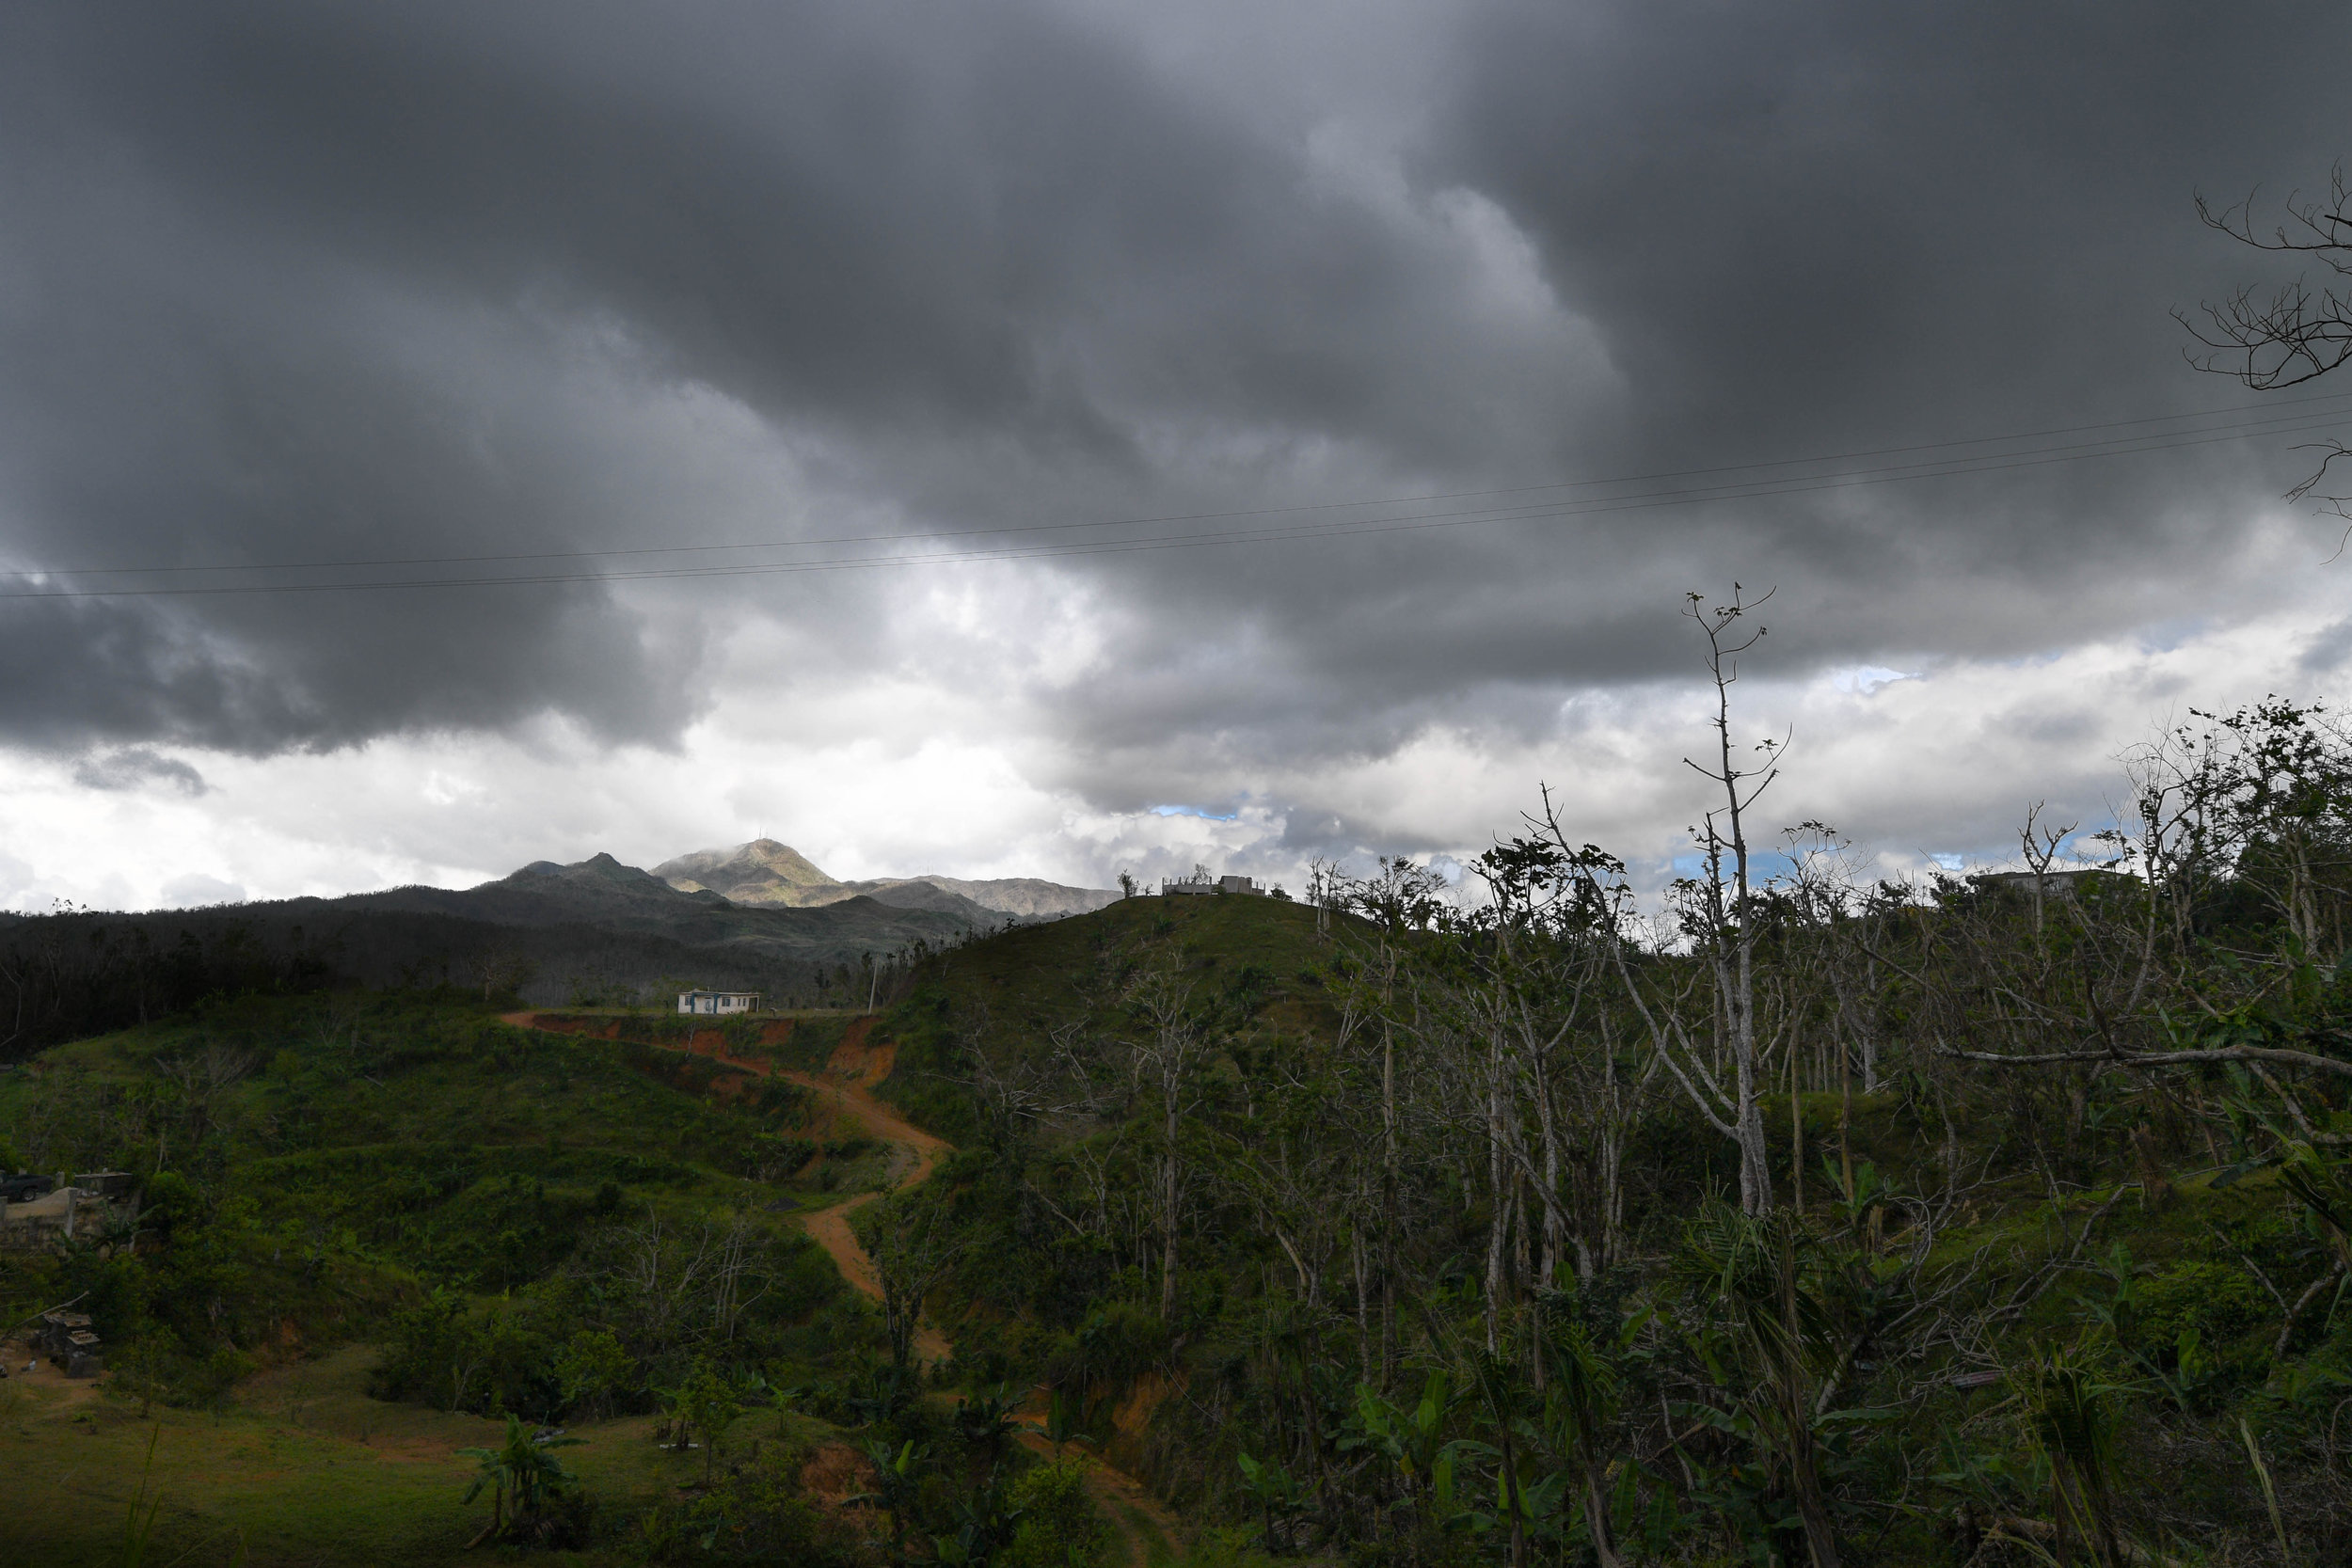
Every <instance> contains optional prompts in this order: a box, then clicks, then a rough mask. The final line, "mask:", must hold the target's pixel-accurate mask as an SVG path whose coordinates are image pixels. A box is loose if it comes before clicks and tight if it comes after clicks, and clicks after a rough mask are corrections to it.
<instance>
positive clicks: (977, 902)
mask: <svg viewBox="0 0 2352 1568" xmlns="http://www.w3.org/2000/svg"><path fill="white" fill-rule="evenodd" d="M653 875H655V876H656V877H659V878H660V879H662V880H663V881H665V882H667V883H669V885H670V886H672V887H674V888H675V889H677V890H678V891H679V892H681V893H690V894H691V893H715V894H718V895H721V896H722V897H724V898H725V899H727V900H728V901H729V902H731V903H736V904H753V905H760V906H765V907H781V908H784V909H794V910H805V909H821V908H823V907H824V906H826V905H830V904H839V903H844V902H846V901H848V900H849V899H851V898H856V897H860V896H864V897H867V898H871V899H873V900H874V901H875V902H876V903H880V904H889V905H892V906H895V907H896V908H898V909H904V910H930V911H934V912H936V913H940V914H956V915H962V916H964V917H965V918H967V919H969V920H972V921H973V922H974V923H975V924H979V925H993V924H995V920H993V919H992V918H990V917H992V916H996V917H1001V916H1005V915H1010V916H1012V917H1013V918H1015V919H1017V920H1040V919H1048V918H1052V917H1056V916H1059V915H1066V914H1085V913H1086V912H1088V911H1090V910H1099V909H1101V908H1103V907H1104V905H1105V904H1110V903H1114V902H1116V901H1117V900H1118V898H1119V892H1118V890H1117V889H1115V888H1090V887H1064V886H1063V885H1062V884H1061V883H1059V882H1048V881H1043V880H1041V879H1038V878H1035V877H999V878H993V879H981V880H974V879H966V878H961V877H942V876H939V875H937V874H936V873H926V874H925V875H923V876H919V877H884V878H879V879H873V880H868V881H858V882H845V881H841V880H839V879H835V878H833V877H829V876H827V875H826V874H825V873H824V872H822V871H819V870H818V868H817V867H816V865H814V864H813V863H811V862H810V861H809V859H808V857H806V856H805V855H803V854H802V853H801V852H800V851H799V850H798V849H795V848H793V847H791V846H790V845H788V844H779V843H777V842H776V841H775V840H774V839H772V838H758V839H754V840H753V841H752V842H751V843H749V844H739V845H736V846H735V847H733V848H728V849H697V850H695V851H694V852H693V853H691V854H688V855H680V856H678V857H677V859H675V860H671V861H664V862H662V863H660V865H657V866H655V867H654V868H653Z"/></svg>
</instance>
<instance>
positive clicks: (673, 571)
mask: <svg viewBox="0 0 2352 1568" xmlns="http://www.w3.org/2000/svg"><path fill="white" fill-rule="evenodd" d="M2345 398H2352V393H2342V394H2332V395H2329V396H2325V397H2312V398H2304V399H2296V400H2292V401H2293V402H2294V403H2297V404H2322V403H2336V402H2341V401H2343V400H2344V399H2345ZM2267 406H2272V407H2275V406H2278V405H2277V404H2270V405H2267ZM2254 412H2256V411H2255V410H2253V409H2250V408H2244V407H2241V408H2230V409H2211V410H2202V411H2199V412H2197V413H2191V414H2180V415H2165V416H2153V417H2151V418H2148V419H2142V420H2116V421H2112V422H2109V423H2105V424H2093V425H2076V426H2069V427H2058V428H2054V429H2051V430H2046V431H2037V432H2019V433H2012V434H2010V435H2008V436H1979V437H1974V438H1970V439H1968V440H1962V441H1946V442H1929V443H1921V444H1917V445H1914V446H1908V447H1891V448H1883V449H1879V451H1877V452H1875V453H1873V452H1856V453H1847V454H1841V455H1838V456H1826V457H1817V458H1787V459H1779V460H1775V461H1772V462H1770V463H1756V464H1734V465H1724V466H1721V467H1712V468H1692V469H1680V470H1674V471H1671V472H1666V473H1661V474H1654V475H1628V476H1622V477H1619V478H1615V479H1607V480H1582V481H1566V482H1562V483H1557V484H1547V485H1529V486H1521V487H1518V488H1513V489H1491V490H1479V491H1458V492H1452V493H1444V494H1432V495H1426V496H1414V497H1396V498H1391V499H1386V500H1379V499H1375V500H1361V501H1333V502H1321V503H1315V504H1313V505H1302V506H1290V507H1265V508H1257V509H1252V510H1248V511H1237V512H1227V513H1200V514H1184V515H1169V516H1165V517H1138V518H1126V519H1106V520H1097V521H1082V522H1063V523H1047V524H1029V525H1009V526H1004V527H992V528H979V529H966V530H954V531H937V532H928V533H904V534H895V535H878V534H866V535H845V536H841V537H838V538H834V539H818V540H781V541H774V542H771V543H767V544H744V545H704V546H651V547H644V548H636V549H613V550H575V551H551V552H546V553H544V554H512V555H493V556H444V557H432V556H420V557H412V558H405V559H387V560H382V561H343V562H278V563H271V564H257V565H250V566H180V567H152V568H135V567H103V568H83V569H81V570H79V571H73V572H66V571H59V572H55V573H48V572H41V573H35V572H29V571H19V572H15V573H13V574H0V575H13V576H17V577H20V578H23V577H28V576H53V575H54V576H60V577H77V576H79V577H87V576H99V575H111V576H119V575H129V574H135V573H138V572H141V571H145V572H151V573H154V574H157V575H161V574H166V573H182V572H194V571H278V570H351V569H367V568H376V567H386V566H399V565H476V564H496V563H501V562H523V561H574V560H597V559H617V558H626V557H634V556H648V555H667V554H687V553H703V552H711V551H721V550H749V549H780V548H809V547H815V546H829V545H855V544H895V543H901V542H907V541H913V540H922V539H946V538H965V537H975V536H989V535H1009V534H1018V533H1031V532H1059V531H1072V530H1079V529H1089V528H1104V529H1107V528H1120V527H1134V526H1145V525H1152V524H1160V523H1179V522H1193V521H1231V520H1238V519H1246V518H1254V517H1272V516H1282V515H1296V514H1300V513H1310V512H1328V511H1336V510H1344V509H1347V508H1351V507H1353V508H1359V509H1362V508H1371V507H1381V506H1391V507H1393V506H1401V505H1410V504H1417V503H1422V502H1427V501H1435V500H1446V499H1487V498H1501V497H1509V496H1531V495H1540V494H1544V493H1546V492H1554V491H1560V490H1567V489H1578V488H1597V487H1603V486H1607V485H1612V484H1625V483H1642V482H1645V481H1646V480H1651V479H1661V478H1673V479H1685V478H1704V477H1707V476H1709V475H1713V474H1723V473H1740V472H1754V471H1757V470H1760V469H1766V468H1788V467H1803V466H1805V465H1808V464H1819V463H1827V462H1840V461H1851V460H1852V459H1854V458H1858V457H1862V456H1870V455H1887V456H1896V455H1903V454H1906V453H1910V452H1918V451H1952V450H1954V449H1956V448H1961V447H1968V446H1986V445H1992V444H1996V443H2002V442H2015V441H2020V440H2029V439H2037V438H2040V437H2042V436H2056V435H2069V434H2079V433H2086V432H2090V431H2100V430H2122V429H2129V428H2133V427H2137V426H2143V425H2149V424H2158V423H2177V422H2180V421H2182V420H2200V419H2204V420H2210V419H2212V418H2215V417H2217V416H2221V415H2230V414H2246V413H2254ZM2336 422H2337V417H2336V416H2335V415H2332V414H2331V415H2322V414H2321V413H2320V412H2319V410H2317V409H2307V410H2306V411H2305V412H2302V413H2298V414H2280V415H2271V414H2266V413H2265V414H2262V415H2260V417H2257V418H2254V419H2251V420H2239V421H2236V422H2234V423H2232V424H2228V425H2218V426H2216V425H2206V426H2202V427H2200V428H2195V429H2190V430H2185V431H2172V432H2149V433H2147V434H2145V435H2138V436H2116V437H2110V438H2107V439H2104V440H2097V441H2085V442H2073V443H2065V444H2061V445H2058V446H2051V447H2039V448H2028V449H2026V450H2025V451H2009V452H1978V453H1973V454H1968V453H1963V454H1959V455H1955V456H1952V457H1947V458H1938V459H1930V460H1927V461H1923V462H1918V463H1910V464H1897V465H1892V466H1889V467H1880V468H1873V469H1863V470H1858V471H1855V472H1852V473H1847V474H1831V475H1782V476H1778V477H1767V478H1759V479H1755V480H1747V481H1740V482H1734V483H1725V484H1716V485H1698V486H1684V487H1678V488H1670V489H1665V490H1656V491H1648V492H1636V493H1634V494H1632V495H1627V496H1599V497H1590V498H1584V499H1572V498H1571V499H1559V500H1554V501H1549V502H1539V503H1533V504H1527V505H1520V506H1510V507H1495V508H1478V509H1472V510H1469V511H1462V512H1446V513H1434V514H1418V515H1406V516H1402V517H1355V518H1340V519H1334V520H1327V521H1307V522H1300V523H1293V524H1286V525H1274V526H1268V527H1263V528H1255V529H1238V530H1209V531H1197V532H1192V533H1178V534H1167V535H1160V536H1157V537H1146V538H1141V539H1134V538H1129V539H1107V540H1089V541H1074V542H1056V541H1049V542H1043V543H1039V544H1033V545H1011V546H1004V547H1000V548H995V549H982V550H948V551H934V552H931V553H929V554H920V555H905V554H892V555H870V556H856V557H850V558H847V559H836V560H826V561H798V562H741V563H732V564H721V565H695V564H680V565H675V566H666V567H646V568H642V569H636V570H624V571H609V570H607V571H580V572H564V571H546V572H532V573H508V574H502V575H495V576H473V577H435V578H392V579H360V580H342V581H329V582H311V583H237V584H217V585H195V586H186V587H162V588H113V589H109V588H99V589H35V590H32V591H29V592H20V593H0V600H11V599H38V598H54V599H90V598H156V597H191V596H214V595H219V594H284V593H334V592H354V591H371V590H378V589H388V588H451V587H473V586H531V585H539V584H558V583H577V582H627V581H648V580H664V579H671V578H705V577H753V576H773V575H793V574H799V573H804V572H827V571H848V570H860V569H870V568H874V567H880V566H914V565H938V564H950V563H958V562H991V561H1027V560H1041V559H1051V558H1056V557H1061V556H1079V555H1101V554H1123V553H1132V552H1136V551H1142V550H1155V549H1174V548H1194V547H1202V546H1215V545H1224V544H1252V543H1272V542H1279V541H1282V540H1287V539H1322V538H1332V537H1349V536H1354V535H1358V534H1376V533H1393V532H1412V531H1425V530H1431V529H1437V528H1458V527H1464V526H1469V525H1471V524H1476V523H1482V522H1495V521H1514V520H1518V521H1526V520H1540V519H1546V518H1570V517H1581V516H1589V515H1600V514H1606V513H1613V512H1620V511H1638V510H1651V509H1655V508H1657V507H1661V506H1685V505H1699V504H1705V503H1708V502H1715V501H1724V500H1736V499H1766V498H1771V497H1775V496H1784V495H1801V494H1807V493H1815V492H1820V491H1825V490H1834V489H1844V488H1850V487H1852V486H1855V485H1861V484H1877V483H1900V482H1904V481H1909V480H1916V479H1934V478H1952V477H1960V476H1964V475H1968V474H1978V473H1998V472H2003V471H2009V470H2013V469H2019V468H2027V467H2047V466H2049V465H2052V464H2056V463H2071V462H2081V461H2085V460H2087V459H2090V458H2096V457H2117V456H2133V455H2138V454H2141V453H2146V452H2153V451H2170V450H2178V449H2181V448H2186V447H2195V446H2209V445H2213V444H2216V443H2217V442H2221V441H2230V440H2236V439H2240V438H2242V437H2243V436H2247V435H2251V434H2267V435H2288V434H2296V433H2299V432H2303V431H2312V430H2321V429H2326V428H2328V427H2329V426H2331V425H2333V424H2335V423H2336Z"/></svg>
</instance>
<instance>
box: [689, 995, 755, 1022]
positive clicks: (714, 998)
mask: <svg viewBox="0 0 2352 1568" xmlns="http://www.w3.org/2000/svg"><path fill="white" fill-rule="evenodd" d="M677 1010H678V1011H679V1012H681V1013H699V1014H704V1015H717V1016H724V1015H725V1014H728V1013H755V1012H757V1011H759V992H757V991H755V990H682V991H680V992H678V993H677Z"/></svg>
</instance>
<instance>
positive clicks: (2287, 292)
mask: <svg viewBox="0 0 2352 1568" xmlns="http://www.w3.org/2000/svg"><path fill="white" fill-rule="evenodd" d="M2197 216H2198V217H2199V218H2200V219H2201V221H2202V222H2203V223H2204V225H2205V227H2206V228H2208V229H2212V230H2217V232H2220V233H2223V234H2227V235H2229V236H2230V238H2232V239H2233V240H2235V241H2237V242H2238V243H2239V244H2240V245H2250V246H2252V247H2253V248H2254V249H2256V250H2266V251H2271V252H2274V253H2276V254H2279V255H2283V256H2290V257H2293V258H2295V259H2296V260H2297V261H2302V260H2304V259H2306V258H2308V259H2312V260H2316V261H2319V262H2320V263H2321V264H2322V265H2324V266H2326V267H2327V268H2328V269H2329V270H2330V271H2331V272H2334V273H2335V274H2336V275H2338V276H2339V277H2352V185H2348V184H2347V183H2346V182H2345V179H2344V166H2343V165H2342V164H2338V165H2337V166H2335V167H2334V168H2333V169H2332V170H2330V171H2329V173H2328V195H2327V198H2326V199H2325V200H2324V201H2323V200H2312V199H2308V198H2304V197H2302V196H2301V195H2300V194H2299V193H2297V194H2291V195H2289V196H2288V198H2287V199H2286V218H2285V220H2284V221H2283V222H2280V223H2279V224H2277V225H2275V226H2273V227H2271V228H2270V229H2269V230H2267V231H2266V232H2265V230H2260V229H2258V228H2256V226H2255V220H2254V198H2253V197H2252V196H2249V197H2248V198H2246V199H2245V200H2244V201H2241V202H2238V203H2236V204H2235V205H2233V206H2229V207H2223V208H2219V209H2216V208H2215V207H2213V206H2212V205H2211V204H2210V203H2208V202H2207V201H2206V200H2205V198H2203V197H2202V196H2200V197H2199V198H2197ZM2173 314H2174V316H2175V317H2177V318H2178V319H2179V321H2180V323H2181V325H2184V326H2185V327H2187V328H2188V331H2189V334H2190V335H2191V336H2192V337H2194V338H2195V339H2196V340H2197V341H2198V342H2199V343H2200V344H2201V345H2202V349H2203V352H2198V351H2197V350H2191V351H2190V353H2189V362H2190V363H2191V364H2194V365H2195V366H2196V367H2197V368H2198V369H2200V370H2201V371H2208V372H2212V373H2214V374H2216V375H2226V376H2230V377H2232V378H2233V379H2234V380H2237V381H2242V382H2244V383H2245V384H2246V385H2247V386H2249V387H2250V388H2253V389H2254V390H2256V391H2258V392H2270V391H2277V390H2279V389H2280V388H2286V387H2296V386H2300V385H2301V384H2303V383H2304V382H2306V381H2315V380H2317V379H2318V378H2319V377H2321V376H2323V375H2326V374H2328V372H2331V371H2335V370H2337V369H2340V368H2341V367H2342V366H2343V365H2344V362H2345V361H2346V360H2348V359H2352V288H2346V287H2345V286H2343V285H2336V286H2326V285H2323V286H2322V287H2321V288H2320V289H2319V290H2317V291H2316V292H2313V290H2312V288H2311V287H2310V286H2309V285H2308V284H2306V283H2305V282H2304V281H2303V279H2302V277H2300V276H2298V277H2295V278H2294V279H2293V280H2291V281H2289V282H2286V283H2281V284H2280V285H2278V286H2277V287H2276V288H2272V289H2261V288H2257V287H2255V286H2251V285H2249V286H2248V287H2245V288H2242V289H2239V290H2237V291H2236V292H2235V293H2232V294H2230V295H2229V296H2228V297H2227V298H2225V299H2223V300H2221V301H2219V302H2218V303H2215V302H2210V301H2209V302H2207V303H2206V304H2204V305H2203V306H2201V308H2200V309H2199V310H2198V312H2197V314H2196V315H2193V316H2192V315H2191V314H2190V313H2189V312H2187V311H2185V310H2176V311H2174V312H2173ZM2317 446H2318V448H2319V450H2320V451H2321V453H2322V456H2321V458H2320V463H2319V467H2318V468H2317V470H2315V471H2314V472H2313V473H2312V475H2311V477H2310V478H2308V479H2306V480H2304V481H2303V483H2300V484H2298V485H2296V487H2295V488H2294V489H2293V490H2290V491H2289V492H2287V494H2288V497H2289V499H2295V500H2300V499H2303V498H2304V497H2306V496H2310V495H2312V493H2313V492H2314V491H2315V490H2317V489H2318V487H2319V485H2320V484H2321V483H2323V482H2324V481H2325V480H2326V479H2327V477H2328V468H2329V467H2330V466H2332V465H2333V464H2334V463H2335V462H2336V460H2337V459H2338V458H2344V457H2352V447H2347V446H2345V445H2344V443H2343V442H2342V441H2338V440H2328V441H2322V442H2319V443H2317ZM2317 499H2319V501H2320V502H2321V504H2322V505H2323V506H2324V507H2325V508H2326V509H2327V510H2328V511H2329V512H2331V513H2333V514H2335V515H2337V516H2340V517H2352V511H2347V510H2346V502H2347V501H2352V496H2344V495H2332V496H2320V497H2318V498H2317Z"/></svg>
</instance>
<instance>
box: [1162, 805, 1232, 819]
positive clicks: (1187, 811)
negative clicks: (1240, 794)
mask: <svg viewBox="0 0 2352 1568" xmlns="http://www.w3.org/2000/svg"><path fill="white" fill-rule="evenodd" d="M1152 816H1197V817H1199V818H1200V820H1201V821H1203V822H1231V821H1232V820H1234V819H1235V818H1237V817H1238V816H1241V813H1239V812H1237V811H1229V812H1222V813H1220V812H1214V811H1210V810H1208V809H1207V808H1205V807H1202V806H1153V807H1152Z"/></svg>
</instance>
